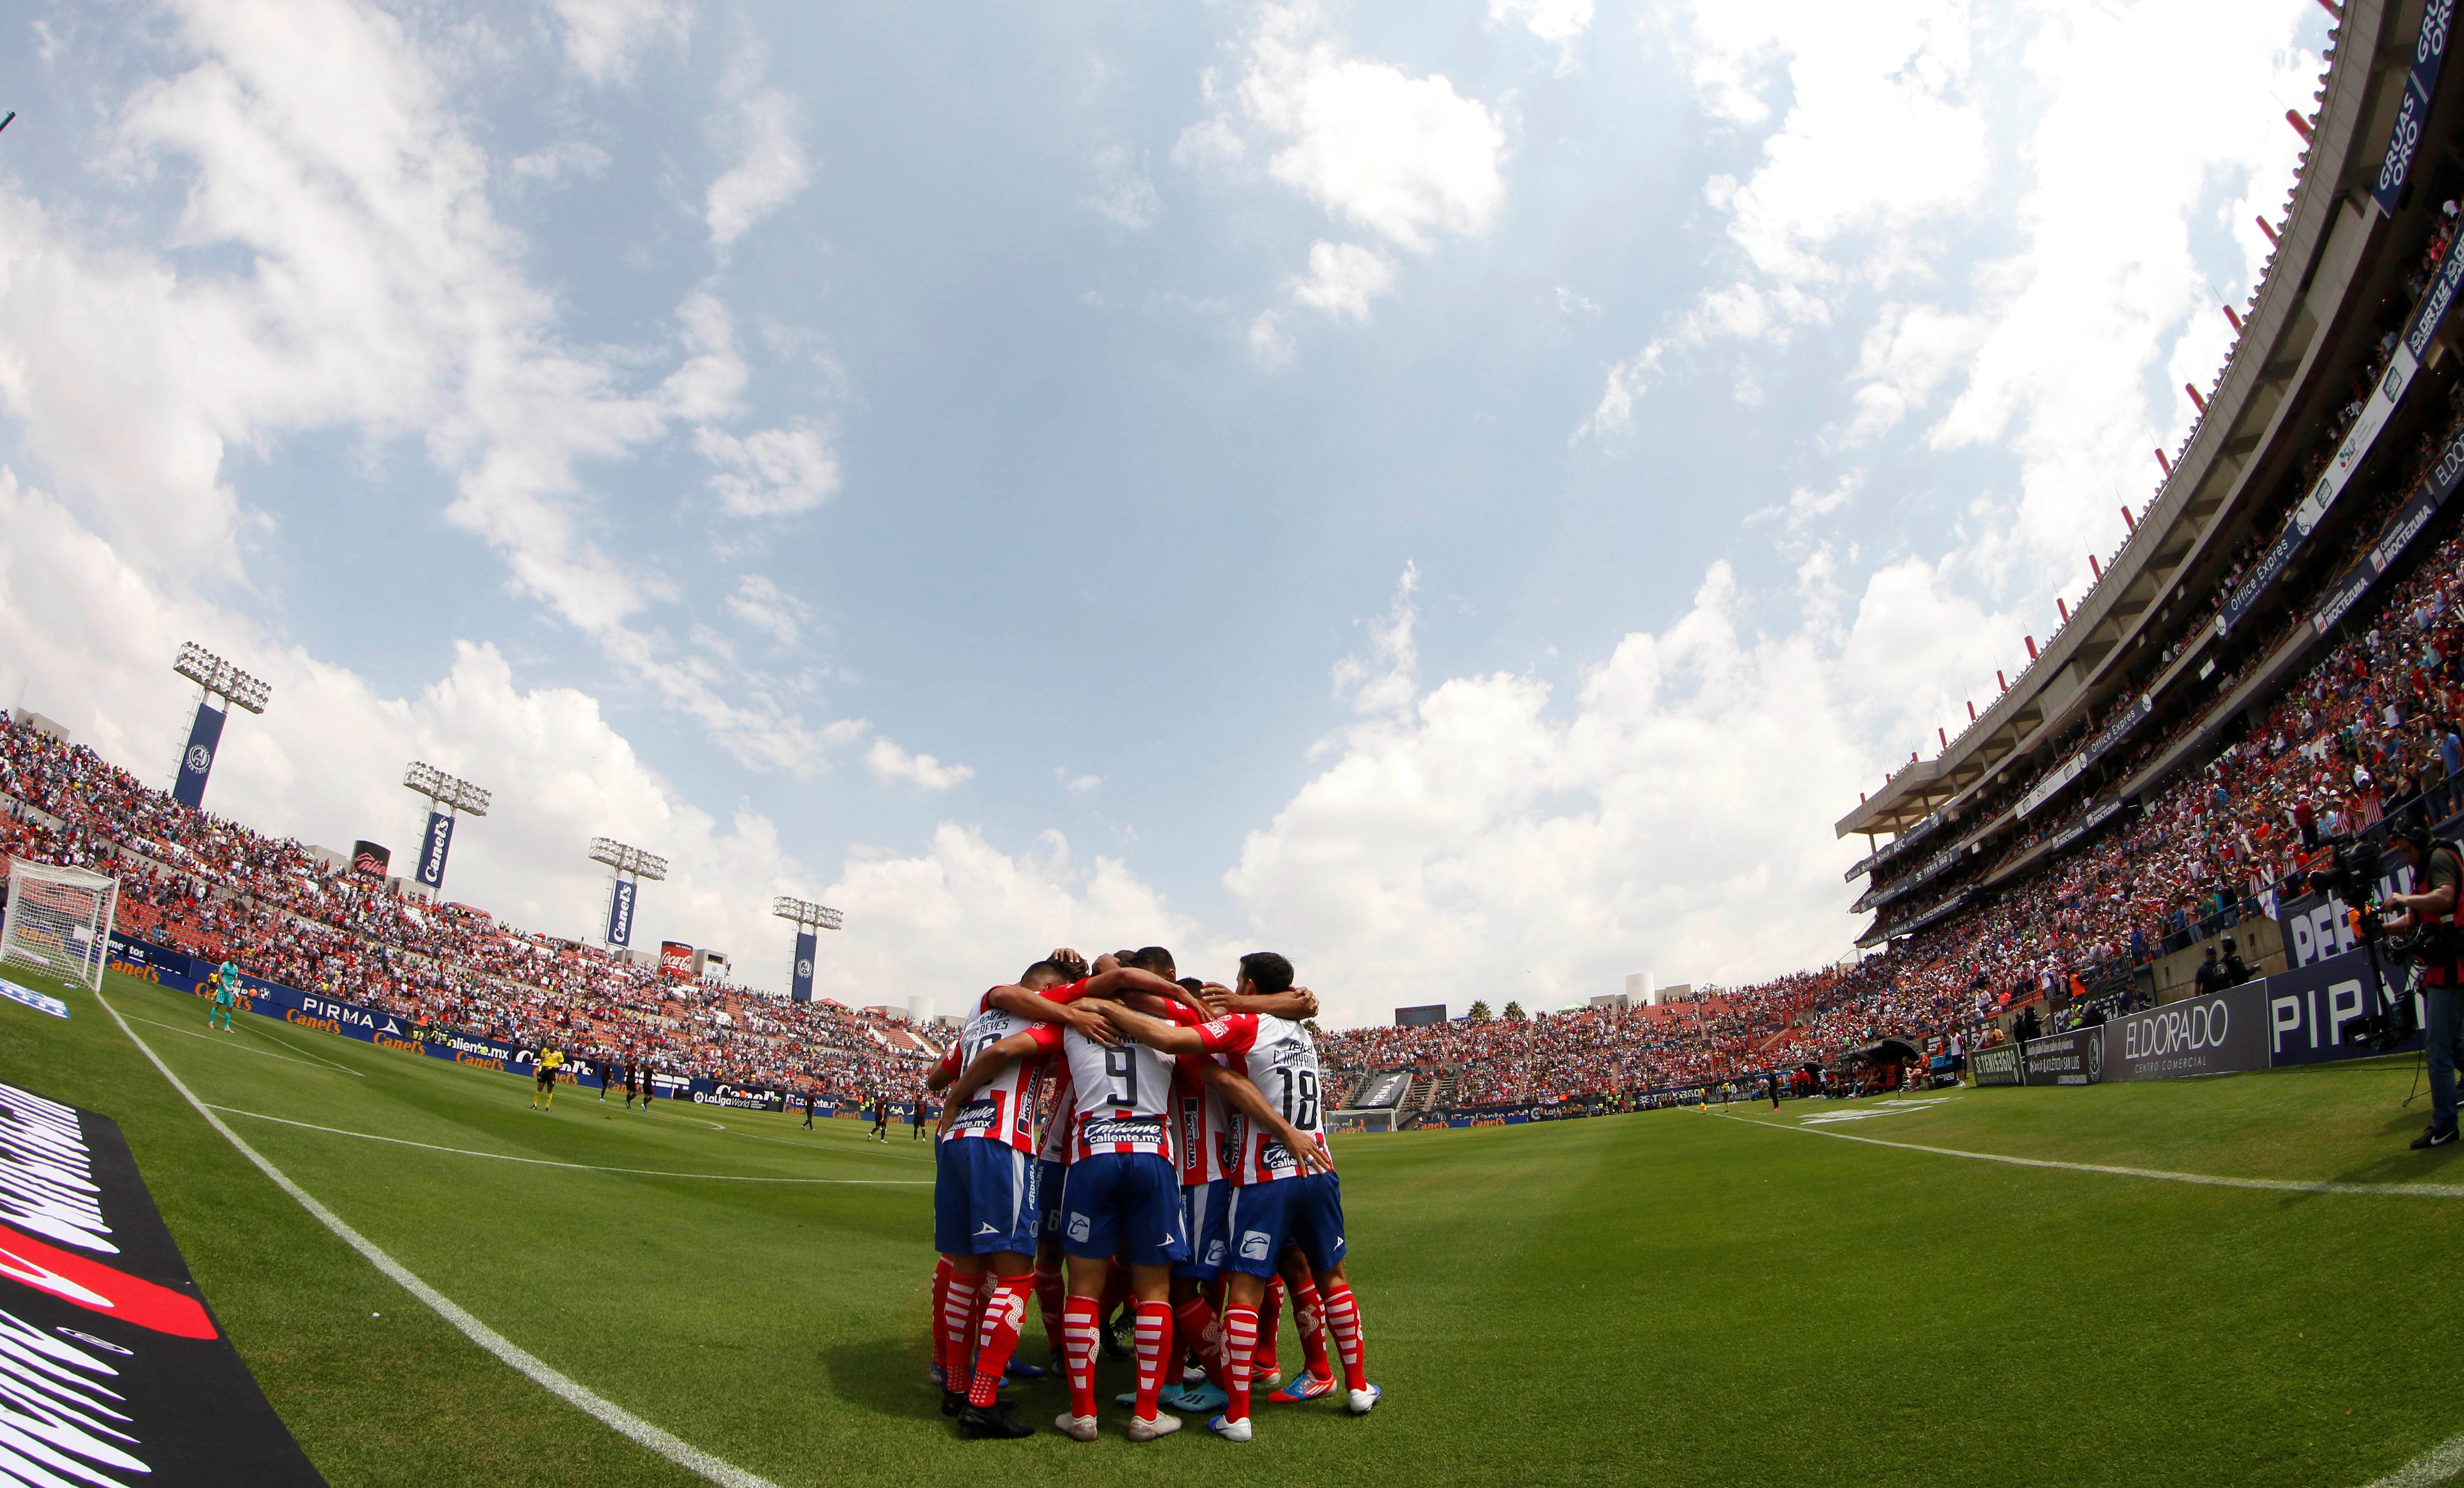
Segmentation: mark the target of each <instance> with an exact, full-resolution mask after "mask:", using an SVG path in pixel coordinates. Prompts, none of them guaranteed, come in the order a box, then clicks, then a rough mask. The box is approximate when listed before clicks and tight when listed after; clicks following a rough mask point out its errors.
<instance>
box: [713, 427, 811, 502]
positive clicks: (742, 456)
mask: <svg viewBox="0 0 2464 1488" xmlns="http://www.w3.org/2000/svg"><path fill="white" fill-rule="evenodd" d="M693 447H694V448H695V449H697V450H699V451H700V452H701V454H702V455H703V456H704V457H705V458H707V459H708V460H709V461H710V462H711V463H712V464H714V465H716V466H717V467H719V469H718V472H717V474H715V475H714V476H712V477H710V488H711V490H712V491H713V492H715V493H716V494H717V496H718V500H719V504H721V505H722V506H724V507H726V508H727V510H728V511H729V512H730V513H732V514H734V515H736V516H738V517H785V516H792V515H794V514H795V513H797V512H802V511H810V510H811V509H812V508H814V507H816V506H819V505H820V504H821V503H822V502H823V501H824V500H827V499H828V497H829V495H830V493H831V492H833V491H836V490H837V489H838V488H839V461H838V455H836V454H835V453H834V452H832V450H831V449H830V446H829V441H828V440H826V439H825V438H823V437H822V434H821V433H820V432H819V431H818V430H815V429H813V428H811V427H809V426H806V425H803V424H799V425H796V426H794V427H791V428H787V429H763V430H759V431H757V432H755V433H750V434H746V435H744V436H742V437H740V438H739V437H737V435H735V434H731V433H725V432H723V431H720V430H716V429H711V428H707V427H705V428H703V429H701V430H699V431H697V432H695V433H694V434H693Z"/></svg>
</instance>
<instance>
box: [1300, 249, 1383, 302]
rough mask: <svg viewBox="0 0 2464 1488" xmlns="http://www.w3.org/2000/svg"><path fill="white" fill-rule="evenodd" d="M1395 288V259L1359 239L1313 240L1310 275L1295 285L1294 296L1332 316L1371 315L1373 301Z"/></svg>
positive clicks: (1310, 252)
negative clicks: (1365, 245) (1370, 307)
mask: <svg viewBox="0 0 2464 1488" xmlns="http://www.w3.org/2000/svg"><path fill="white" fill-rule="evenodd" d="M1394 292H1395V260H1394V259H1392V258H1389V257H1387V256H1386V255H1384V254H1381V253H1379V252H1377V250H1375V249H1374V248H1363V247H1361V246H1360V245H1358V244H1357V243H1326V242H1320V243H1313V244H1311V245H1310V246H1309V278H1305V279H1302V280H1301V281H1299V282H1298V283H1296V284H1294V285H1293V286H1292V299H1293V300H1297V301H1299V302H1300V303H1302V304H1305V305H1313V306H1315V307H1316V308H1318V309H1320V310H1323V311H1325V312H1326V313H1327V314H1329V315H1332V316H1346V315H1348V316H1350V317H1352V318H1353V320H1355V321H1365V320H1367V319H1369V301H1371V300H1375V299H1376V298H1377V297H1378V296H1380V295H1391V294H1393V293H1394Z"/></svg>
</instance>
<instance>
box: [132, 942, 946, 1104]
mask: <svg viewBox="0 0 2464 1488" xmlns="http://www.w3.org/2000/svg"><path fill="white" fill-rule="evenodd" d="M111 969H112V970H114V971H120V972H124V973H126V974H127V975H129V976H133V977H140V978H143V980H145V981H148V982H151V983H153V984H155V985H156V986H157V987H167V988H171V989H172V990H174V991H181V992H189V993H201V992H202V991H203V989H204V988H206V986H207V984H208V983H209V981H210V980H211V979H212V977H213V974H214V969H215V967H214V964H213V963H212V962H209V961H205V960H202V959H200V958H198V957H194V956H191V955H189V954H187V952H186V951H179V950H173V949H171V948H170V947H169V946H166V945H156V944H152V943H150V942H147V941H141V940H136V939H134V938H132V937H130V936H125V935H121V934H120V933H119V932H117V931H114V932H113V933H112V937H111ZM239 984H240V997H239V1001H240V1006H241V1007H242V1008H243V1009H245V1010H247V1011H250V1012H253V1013H256V1014H257V1015H259V1016H260V1017H268V1018H279V1019H280V1020H282V1021H283V1022H285V1023H296V1024H298V1025H299V1026H301V1027H303V1028H313V1029H316V1030H318V1031H319V1032H320V1033H340V1034H341V1035H342V1036H343V1037H345V1038H356V1039H358V1040H359V1041H360V1042H362V1043H364V1044H375V1045H377V1046H379V1047H380V1048H385V1049H396V1050H400V1051H401V1052H403V1053H405V1054H418V1055H427V1056H428V1057H429V1058H431V1059H451V1060H452V1061H453V1062H454V1063H456V1064H473V1065H477V1066H479V1067H481V1068H483V1069H491V1070H501V1071H503V1072H505V1073H506V1074H509V1075H522V1076H530V1075H535V1074H536V1073H537V1072H538V1068H539V1051H538V1050H536V1049H531V1048H526V1047H524V1046H523V1045H520V1044H509V1043H506V1042H504V1041H502V1040H500V1039H495V1038H482V1037H478V1036H476V1035H474V1034H470V1033H445V1032H439V1031H431V1032H429V1033H428V1034H427V1035H426V1036H424V1037H423V1036H422V1035H421V1033H420V1031H419V1030H417V1029H415V1028H412V1027H409V1026H407V1025H406V1024H404V1022H403V1021H402V1020H401V1019H400V1018H398V1017H396V1016H394V1015H393V1014H392V1013H390V1012H385V1011H382V1010H380V1009H376V1008H363V1007H362V1006H360V1005H359V1004H357V1003H347V1002H337V1001H335V1000H334V999H332V998H330V997H319V996H318V995H317V994H316V993H314V992H303V991H301V990H299V989H298V988H296V987H284V986H282V985H281V984H280V983H277V982H268V981H265V980H264V979H262V978H260V977H253V976H249V975H247V974H246V973H242V974H241V976H240V979H239ZM561 1077H562V1078H563V1079H565V1080H567V1081H569V1082H571V1083H573V1084H577V1085H582V1086H584V1087H586V1088H589V1089H592V1090H596V1089H598V1088H599V1073H598V1071H597V1070H595V1069H593V1068H592V1067H591V1066H590V1064H589V1062H588V1061H587V1060H583V1059H576V1058H568V1059H567V1061H566V1063H565V1066H564V1072H563V1075H562V1076H561ZM650 1084H651V1094H653V1095H655V1096H656V1097H658V1098H659V1099H662V1100H683V1101H687V1102H689V1103H691V1104H693V1105H717V1106H727V1107H730V1108H732V1109H736V1110H747V1111H780V1110H784V1109H786V1107H787V1105H788V1104H789V1102H788V1100H787V1098H786V1097H785V1096H784V1095H783V1094H782V1093H781V1092H779V1091H776V1090H759V1089H751V1088H747V1087H742V1086H737V1085H729V1084H724V1083H721V1082H719V1081H716V1080H710V1079H704V1078H702V1077H699V1076H694V1077H683V1076H676V1075H670V1074H668V1073H666V1072H665V1071H655V1070H654V1071H652V1072H651V1076H650ZM794 1103H795V1104H796V1105H797V1106H798V1107H799V1108H800V1109H801V1108H802V1106H803V1101H802V1100H798V1101H796V1102H794ZM834 1109H835V1107H833V1106H832V1105H831V1104H830V1103H828V1102H823V1103H821V1104H820V1105H817V1106H816V1107H815V1110H816V1111H817V1112H819V1113H822V1114H828V1113H831V1112H832V1111H834ZM903 1109H904V1108H903V1107H902V1112H903Z"/></svg>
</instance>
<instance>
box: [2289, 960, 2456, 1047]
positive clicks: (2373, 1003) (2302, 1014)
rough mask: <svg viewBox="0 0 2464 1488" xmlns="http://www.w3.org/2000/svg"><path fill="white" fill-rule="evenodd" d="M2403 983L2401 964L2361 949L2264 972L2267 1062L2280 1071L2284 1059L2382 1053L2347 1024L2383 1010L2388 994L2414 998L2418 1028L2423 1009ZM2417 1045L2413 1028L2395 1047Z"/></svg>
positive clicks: (2414, 1017) (2415, 1022)
mask: <svg viewBox="0 0 2464 1488" xmlns="http://www.w3.org/2000/svg"><path fill="white" fill-rule="evenodd" d="M2404 982H2405V971H2404V968H2402V967H2400V966H2397V967H2389V966H2383V965H2373V964H2372V960H2371V953H2370V952H2369V951H2368V950H2352V951H2346V952H2344V953H2343V954H2342V955H2338V956H2329V957H2327V958H2326V959H2324V960H2322V961H2314V962H2312V963H2311V964H2310V965H2308V966H2296V967H2294V968H2293V969H2292V970H2290V971H2279V972H2277V974H2276V975H2274V976H2271V977H2269V978H2268V979H2267V982H2266V988H2267V1040H2268V1049H2267V1062H2268V1063H2269V1064H2270V1065H2272V1066H2274V1067H2275V1068H2277V1069H2279V1070H2280V1069H2282V1068H2284V1067H2285V1066H2286V1065H2290V1064H2323V1063H2325V1062H2327V1061H2328V1060H2331V1059H2361V1058H2367V1057H2368V1056H2370V1055H2376V1054H2382V1053H2386V1052H2387V1051H2385V1050H2380V1049H2375V1048H2372V1047H2371V1046H2369V1045H2367V1044H2365V1043H2362V1042H2360V1041H2359V1039H2358V1038H2356V1037H2355V1034H2356V1033H2358V1032H2359V1031H2358V1030H2356V1029H2355V1028H2354V1027H2353V1026H2352V1024H2353V1020H2354V1019H2355V1018H2363V1017H2368V1016H2370V1015H2371V1014H2373V1013H2376V1012H2379V1011H2384V1010H2386V1009H2387V1007H2388V1005H2389V1004H2390V1003H2391V1002H2392V1000H2393V999H2394V998H2397V997H2404V996H2408V995H2409V996H2411V997H2412V998H2413V1000H2414V1006H2413V1022H2414V1026H2415V1027H2419V1026H2420V1025H2421V1023H2422V1021H2423V1020H2424V1016H2425V1013H2426V1012H2427V1010H2426V1009H2424V1008H2423V1007H2422V1006H2421V999H2420V994H2418V993H2408V992H2406V991H2405V989H2404ZM2420 1047H2421V1035H2420V1034H2419V1033H2415V1034H2413V1035H2412V1037H2410V1038H2409V1039H2407V1040H2406V1041H2405V1042H2404V1043H2402V1044H2401V1045H2398V1046H2397V1048H2398V1050H2400V1051H2401V1052H2404V1053H2408V1054H2409V1053H2410V1052H2411V1051H2413V1050H2415V1049H2418V1048H2420Z"/></svg>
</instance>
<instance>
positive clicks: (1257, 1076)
mask: <svg viewBox="0 0 2464 1488" xmlns="http://www.w3.org/2000/svg"><path fill="white" fill-rule="evenodd" d="M1198 1032H1199V1036H1200V1037H1201V1038H1203V1039H1204V1040H1205V1041H1206V1050H1207V1052H1208V1053H1209V1054H1223V1055H1233V1056H1234V1057H1235V1058H1236V1059H1238V1060H1239V1061H1240V1062H1239V1063H1237V1064H1236V1065H1234V1068H1235V1069H1239V1070H1242V1071H1243V1072H1244V1073H1246V1074H1247V1075H1248V1077H1249V1083H1250V1084H1252V1085H1255V1086H1257V1087H1258V1094H1259V1095H1261V1096H1264V1097H1265V1099H1266V1103H1267V1104H1268V1105H1270V1106H1273V1107H1274V1108H1275V1111H1276V1113H1277V1114H1278V1115H1280V1116H1282V1117H1283V1119H1284V1120H1285V1121H1287V1122H1291V1123H1292V1125H1293V1127H1294V1128H1295V1129H1296V1130H1298V1131H1299V1132H1300V1133H1301V1134H1302V1135H1303V1136H1305V1137H1307V1138H1308V1139H1309V1141H1310V1142H1312V1143H1314V1144H1316V1145H1317V1149H1318V1150H1319V1151H1321V1152H1324V1151H1325V1150H1326V1122H1325V1116H1324V1112H1323V1111H1322V1109H1321V1104H1322V1099H1323V1098H1322V1092H1321V1089H1320V1083H1319V1080H1320V1077H1319V1074H1318V1066H1317V1044H1316V1042H1315V1041H1314V1040H1312V1039H1311V1038H1310V1037H1309V1030H1308V1029H1306V1028H1304V1027H1302V1026H1301V1025H1300V1024H1298V1023H1295V1022H1293V1021H1292V1020H1291V1019H1289V1018H1276V1017H1269V1016H1267V1015H1266V1014H1265V1013H1261V1012H1232V1013H1226V1014H1224V1015H1223V1016H1222V1017H1220V1018H1217V1019H1216V1020H1215V1021H1214V1022H1212V1023H1205V1024H1200V1025H1199V1030H1198ZM1232 1140H1233V1150H1234V1151H1235V1152H1236V1153H1238V1154H1239V1156H1238V1159H1237V1161H1236V1163H1235V1166H1234V1168H1233V1172H1232V1181H1233V1182H1234V1183H1236V1184H1257V1183H1272V1182H1274V1181H1275V1180H1276V1179H1278V1178H1298V1177H1300V1176H1301V1166H1300V1163H1299V1162H1298V1160H1296V1159H1295V1158H1294V1157H1293V1156H1292V1154H1291V1153H1289V1152H1287V1151H1286V1150H1285V1149H1284V1144H1283V1143H1282V1142H1280V1141H1278V1140H1277V1139H1276V1138H1275V1136H1274V1135H1273V1134H1272V1133H1270V1132H1265V1131H1262V1130H1259V1129H1258V1126H1257V1123H1256V1122H1252V1121H1250V1120H1249V1119H1248V1118H1247V1117H1246V1116H1243V1115H1242V1114H1241V1112H1239V1111H1238V1110H1235V1111H1234V1112H1233V1113H1232Z"/></svg>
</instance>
